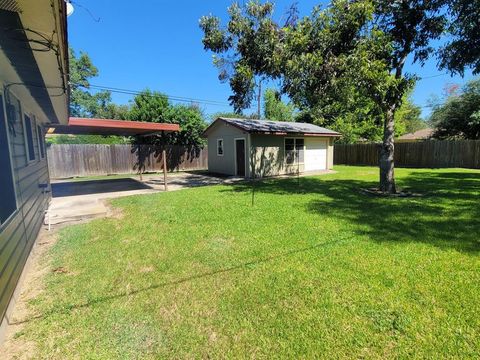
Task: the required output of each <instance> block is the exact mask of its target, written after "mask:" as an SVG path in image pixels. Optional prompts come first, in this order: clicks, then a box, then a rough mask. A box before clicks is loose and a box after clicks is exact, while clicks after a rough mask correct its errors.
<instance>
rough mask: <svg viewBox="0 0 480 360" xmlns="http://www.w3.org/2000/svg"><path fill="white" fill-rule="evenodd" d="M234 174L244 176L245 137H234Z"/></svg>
mask: <svg viewBox="0 0 480 360" xmlns="http://www.w3.org/2000/svg"><path fill="white" fill-rule="evenodd" d="M235 157H236V159H235V160H236V161H235V163H236V166H237V168H236V175H238V176H245V139H235Z"/></svg>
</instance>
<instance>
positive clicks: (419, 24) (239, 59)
mask: <svg viewBox="0 0 480 360" xmlns="http://www.w3.org/2000/svg"><path fill="white" fill-rule="evenodd" d="M461 2H462V1H461V0H450V1H445V0H414V1H407V0H401V1H391V0H378V1H369V0H355V1H353V0H333V1H332V2H331V3H330V4H329V6H327V7H326V8H321V7H315V8H314V9H313V11H312V13H311V15H310V16H306V17H304V18H302V19H299V20H297V19H298V16H296V11H295V9H294V8H293V9H292V10H291V11H290V12H289V14H288V16H287V17H286V18H287V21H285V23H283V24H282V23H279V22H278V21H275V19H274V16H273V11H274V5H273V3H272V2H270V1H266V2H264V3H262V2H260V1H254V0H251V1H248V2H247V3H246V4H245V5H244V6H240V5H238V3H234V4H233V5H231V6H230V7H229V9H228V13H229V20H228V23H227V24H226V25H225V26H222V24H221V22H220V19H219V18H218V17H215V16H212V15H210V16H204V17H202V18H201V19H200V27H201V28H202V30H203V32H204V37H203V44H204V47H205V49H206V50H210V51H212V52H214V53H215V57H214V63H215V65H216V66H217V67H219V69H220V70H221V71H220V79H222V80H225V79H229V81H230V86H231V89H232V92H233V95H232V96H231V97H230V102H231V104H232V105H233V107H234V108H235V111H241V110H242V109H244V108H246V107H248V106H250V103H251V100H252V98H253V93H254V85H255V78H258V77H266V78H270V79H276V80H280V81H281V83H282V86H281V90H282V93H285V94H287V95H288V96H289V98H290V99H291V100H292V101H293V103H294V105H295V106H296V107H297V108H298V109H299V110H300V114H301V117H300V118H302V119H307V120H308V119H310V120H311V121H313V122H315V123H318V124H320V125H324V126H332V125H335V126H337V128H343V129H350V130H352V131H351V133H353V132H354V131H353V130H354V129H358V128H361V129H363V130H362V132H364V133H366V134H370V133H372V132H375V127H379V128H380V129H381V131H382V133H383V134H382V138H383V141H382V146H381V152H380V164H379V165H380V189H381V190H382V191H385V192H395V191H396V187H395V178H394V162H393V154H394V136H395V128H396V126H395V120H396V118H398V115H397V116H396V112H397V111H398V110H399V108H401V105H402V102H404V101H405V99H406V97H405V96H406V94H408V93H409V91H410V90H411V89H412V88H413V86H414V83H415V76H413V75H410V74H407V75H406V74H405V73H404V66H405V64H406V62H407V60H409V59H411V60H412V61H413V62H418V63H420V64H424V63H425V61H426V60H427V59H428V58H429V57H431V56H432V55H436V54H437V52H436V49H435V47H434V45H435V41H436V40H438V39H440V38H441V36H442V35H443V34H445V31H447V30H450V31H451V32H454V31H455V21H457V23H458V24H460V23H461V22H462V21H463V22H465V21H467V17H466V15H467V14H465V13H464V11H463V10H462V9H463V8H461V6H460V5H459V6H460V7H459V8H458V9H455V6H456V5H458V4H460V3H461ZM452 9H453V10H452ZM459 9H460V10H459ZM449 10H450V13H449ZM460 13H461V14H463V15H465V16H463V15H462V16H460V15H459V14H460ZM449 15H450V16H449ZM468 19H471V18H470V17H468ZM449 21H452V23H451V24H453V25H452V26H451V27H449V26H448V25H449ZM457 27H458V26H457ZM456 35H457V37H458V38H461V39H462V40H464V41H467V43H469V44H472V42H473V41H474V38H475V37H476V36H477V35H478V34H476V32H475V31H474V30H473V31H471V32H470V33H469V35H472V36H470V37H467V36H464V34H462V33H460V32H457V34H456ZM457 40H458V39H457ZM447 53H448V52H447V51H444V52H443V53H442V52H438V54H440V56H443V58H446V54H447ZM443 58H442V59H443ZM470 60H471V59H470ZM471 63H472V62H471V61H469V60H468V59H464V60H462V62H461V64H460V65H463V66H468V65H471ZM442 64H443V66H444V67H446V68H448V69H449V70H451V71H459V70H458V69H459V67H458V66H457V67H453V66H451V65H449V62H448V61H447V62H443V63H442ZM402 116H403V117H405V114H403V115H402Z"/></svg>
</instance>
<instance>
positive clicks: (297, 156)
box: [285, 138, 305, 164]
mask: <svg viewBox="0 0 480 360" xmlns="http://www.w3.org/2000/svg"><path fill="white" fill-rule="evenodd" d="M304 144H305V142H304V140H303V138H285V162H286V163H287V164H295V163H303V161H304V158H305V150H304V149H305V148H304Z"/></svg>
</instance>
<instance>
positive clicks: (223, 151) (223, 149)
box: [217, 138, 225, 156]
mask: <svg viewBox="0 0 480 360" xmlns="http://www.w3.org/2000/svg"><path fill="white" fill-rule="evenodd" d="M220 141H221V142H222V153H221V154H219V153H218V148H219V147H220V146H219V145H218V143H219V142H220ZM223 154H225V142H224V141H223V138H220V139H217V156H223Z"/></svg>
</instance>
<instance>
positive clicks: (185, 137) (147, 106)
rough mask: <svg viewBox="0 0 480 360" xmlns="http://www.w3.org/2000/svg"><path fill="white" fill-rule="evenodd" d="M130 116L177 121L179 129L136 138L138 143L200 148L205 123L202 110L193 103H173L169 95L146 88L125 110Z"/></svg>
mask: <svg viewBox="0 0 480 360" xmlns="http://www.w3.org/2000/svg"><path fill="white" fill-rule="evenodd" d="M127 118H128V119H129V120H135V121H147V122H158V123H160V122H161V123H171V124H179V125H180V132H178V133H169V134H163V135H161V136H150V137H145V138H144V137H142V138H140V139H136V142H137V143H142V142H143V143H145V142H148V143H149V144H156V145H183V146H187V147H194V148H199V147H202V146H203V145H204V143H205V140H204V139H203V138H202V133H203V130H205V127H206V123H205V120H204V116H203V113H202V111H201V110H200V109H199V108H198V106H195V105H178V104H176V105H174V104H171V103H170V102H169V101H168V97H167V96H166V95H165V94H162V93H160V92H157V91H150V90H148V89H146V90H144V91H142V92H141V93H140V94H138V95H136V96H135V97H134V99H133V101H132V103H131V106H130V109H129V112H128V114H127Z"/></svg>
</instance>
